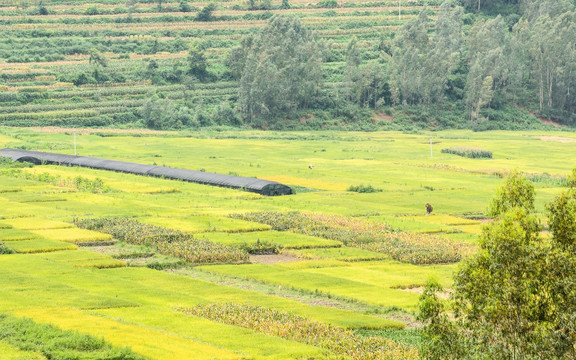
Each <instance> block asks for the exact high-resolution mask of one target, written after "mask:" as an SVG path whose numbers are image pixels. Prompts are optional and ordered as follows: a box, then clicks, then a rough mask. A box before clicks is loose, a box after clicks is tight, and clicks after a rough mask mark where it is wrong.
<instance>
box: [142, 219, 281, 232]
mask: <svg viewBox="0 0 576 360" xmlns="http://www.w3.org/2000/svg"><path fill="white" fill-rule="evenodd" d="M141 220H142V222H144V223H147V224H152V225H158V226H163V227H167V228H170V229H175V230H180V231H183V232H187V233H203V232H212V231H221V232H227V233H239V232H247V231H262V230H269V229H270V226H268V225H264V224H258V223H254V222H250V221H244V220H238V219H231V218H227V217H219V216H205V215H198V216H187V217H146V218H142V219H141Z"/></svg>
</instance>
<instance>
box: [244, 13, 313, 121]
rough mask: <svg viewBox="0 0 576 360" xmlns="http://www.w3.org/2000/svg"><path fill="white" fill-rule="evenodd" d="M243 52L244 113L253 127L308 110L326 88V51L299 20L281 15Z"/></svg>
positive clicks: (270, 22) (269, 23)
mask: <svg viewBox="0 0 576 360" xmlns="http://www.w3.org/2000/svg"><path fill="white" fill-rule="evenodd" d="M243 45H244V46H247V48H245V49H243V50H242V51H240V52H239V53H237V54H239V55H238V59H237V61H238V62H237V65H239V67H240V68H241V69H242V71H241V73H242V76H241V79H240V89H239V99H238V102H239V105H240V110H241V111H242V113H243V114H244V115H245V117H246V118H247V119H248V120H249V121H251V122H253V123H254V122H255V121H256V120H263V119H264V118H267V117H270V116H275V115H277V114H280V113H286V112H291V111H294V110H300V109H306V108H309V106H310V105H311V103H313V101H314V100H315V98H316V97H317V96H318V95H319V92H320V89H321V84H322V61H323V51H322V49H323V45H322V43H321V42H320V41H319V40H318V38H317V37H316V35H315V34H314V33H313V32H312V31H311V30H309V29H308V28H306V27H305V26H304V25H302V23H301V22H300V20H299V19H298V18H296V17H292V16H285V15H276V16H274V17H272V18H271V19H270V20H269V22H268V24H267V25H266V26H265V27H264V28H263V29H262V30H261V31H260V33H259V34H257V35H256V36H254V38H253V39H252V40H250V41H246V42H243Z"/></svg>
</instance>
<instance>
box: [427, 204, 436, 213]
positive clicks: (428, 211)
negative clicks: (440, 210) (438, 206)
mask: <svg viewBox="0 0 576 360" xmlns="http://www.w3.org/2000/svg"><path fill="white" fill-rule="evenodd" d="M432 210H434V209H433V208H432V205H430V203H426V215H430V214H431V213H432Z"/></svg>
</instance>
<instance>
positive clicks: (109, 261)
mask: <svg viewBox="0 0 576 360" xmlns="http://www.w3.org/2000/svg"><path fill="white" fill-rule="evenodd" d="M40 257H41V258H42V259H46V260H50V261H55V262H58V263H65V264H68V265H72V266H74V267H94V268H99V269H105V268H115V267H124V266H126V263H125V262H123V261H120V260H117V259H114V258H111V257H110V256H108V255H104V254H100V253H96V252H93V251H86V250H78V251H72V252H70V251H58V252H54V253H50V254H45V255H42V256H40Z"/></svg>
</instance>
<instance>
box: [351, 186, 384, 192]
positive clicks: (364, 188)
mask: <svg viewBox="0 0 576 360" xmlns="http://www.w3.org/2000/svg"><path fill="white" fill-rule="evenodd" d="M348 191H353V192H357V193H375V192H382V189H378V188H375V187H373V186H372V185H363V184H360V185H357V186H354V185H350V187H349V188H348Z"/></svg>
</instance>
